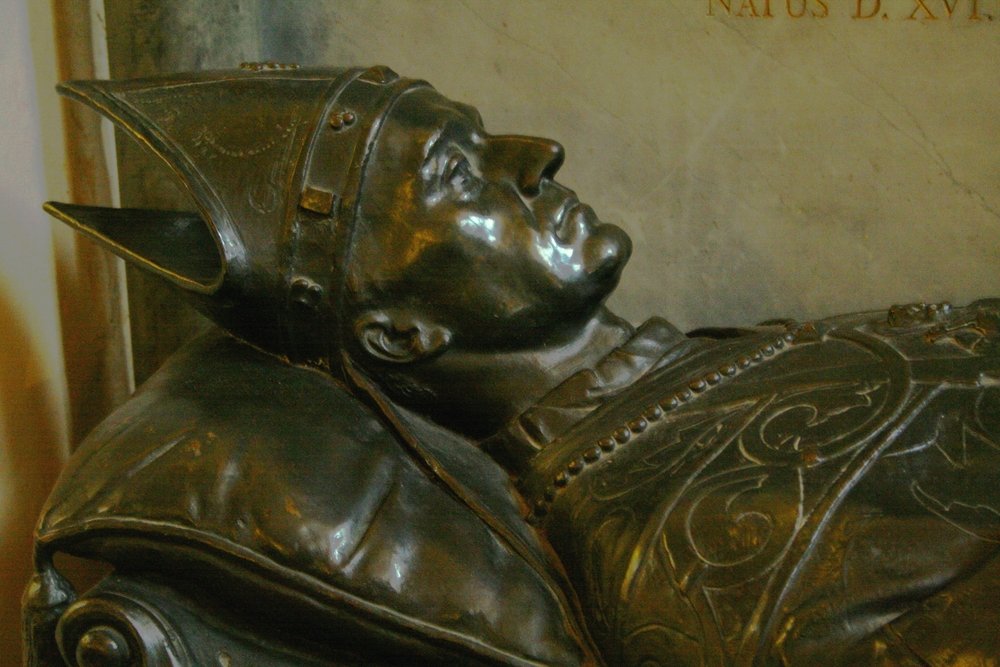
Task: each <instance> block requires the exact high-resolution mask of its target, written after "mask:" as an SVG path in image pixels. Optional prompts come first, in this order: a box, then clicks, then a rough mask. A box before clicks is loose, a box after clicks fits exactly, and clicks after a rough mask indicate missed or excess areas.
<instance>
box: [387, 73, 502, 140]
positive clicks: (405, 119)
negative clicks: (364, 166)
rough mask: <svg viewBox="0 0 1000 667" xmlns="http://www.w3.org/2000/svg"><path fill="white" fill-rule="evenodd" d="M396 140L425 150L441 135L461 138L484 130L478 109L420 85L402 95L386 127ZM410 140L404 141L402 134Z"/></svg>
mask: <svg viewBox="0 0 1000 667" xmlns="http://www.w3.org/2000/svg"><path fill="white" fill-rule="evenodd" d="M383 133H384V134H385V135H387V137H386V138H389V139H390V140H391V141H393V143H396V142H399V143H402V144H409V145H410V146H411V147H412V146H414V145H419V146H422V147H423V148H424V149H425V150H426V149H428V148H429V147H430V144H433V143H435V142H436V141H437V140H438V139H440V138H441V137H442V136H449V137H453V138H461V137H462V136H471V137H472V138H475V137H476V136H477V135H481V134H485V132H484V130H483V121H482V117H481V116H480V115H479V111H478V110H477V109H476V108H475V107H473V106H470V105H468V104H463V103H461V102H455V101H454V100H450V99H448V98H447V97H445V96H444V95H442V94H441V93H439V92H437V91H436V90H434V89H433V88H419V89H416V90H413V91H411V92H409V93H406V94H405V95H403V97H401V98H400V99H399V100H398V101H397V102H396V104H395V105H394V106H393V108H392V110H391V111H390V112H389V115H388V117H387V118H386V121H385V126H384V127H383ZM404 136H405V137H406V138H407V139H409V141H401V139H403V137H404Z"/></svg>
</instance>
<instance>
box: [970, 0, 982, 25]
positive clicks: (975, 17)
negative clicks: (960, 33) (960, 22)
mask: <svg viewBox="0 0 1000 667" xmlns="http://www.w3.org/2000/svg"><path fill="white" fill-rule="evenodd" d="M969 20H970V21H982V20H983V17H981V16H980V15H979V0H972V13H971V14H969Z"/></svg>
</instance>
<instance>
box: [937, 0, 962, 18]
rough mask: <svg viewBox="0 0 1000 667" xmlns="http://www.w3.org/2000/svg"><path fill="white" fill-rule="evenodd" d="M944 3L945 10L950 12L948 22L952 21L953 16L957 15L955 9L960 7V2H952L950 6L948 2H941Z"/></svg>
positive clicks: (955, 0)
mask: <svg viewBox="0 0 1000 667" xmlns="http://www.w3.org/2000/svg"><path fill="white" fill-rule="evenodd" d="M941 2H943V3H944V10H945V11H946V12H948V20H951V15H952V14H954V13H955V7H958V0H952V3H951V4H950V5H949V4H948V0H941Z"/></svg>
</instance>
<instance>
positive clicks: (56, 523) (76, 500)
mask: <svg viewBox="0 0 1000 667" xmlns="http://www.w3.org/2000/svg"><path fill="white" fill-rule="evenodd" d="M457 465H458V464H453V467H455V466H457ZM464 465H466V466H468V465H473V466H483V465H488V459H485V457H483V458H482V459H479V458H477V459H475V460H474V461H472V462H471V463H470V461H469V460H465V461H464ZM459 474H461V473H459ZM477 478H478V479H493V480H495V482H494V483H492V484H491V488H490V489H489V490H487V491H488V492H490V493H493V494H494V495H499V496H504V494H506V500H505V501H503V502H494V503H493V504H492V505H491V508H492V510H493V511H494V512H499V513H506V514H511V513H514V512H516V508H517V507H518V506H517V503H516V500H515V499H514V498H513V496H512V495H511V491H510V489H509V487H507V486H506V485H501V484H500V483H499V481H500V479H502V475H496V474H494V471H488V474H481V475H478V477H477ZM501 519H502V520H504V521H508V522H511V521H520V520H521V519H520V517H518V516H506V517H501ZM38 537H39V540H40V543H41V544H42V545H43V547H44V548H47V549H50V550H64V551H67V552H70V553H75V554H77V555H83V556H90V557H96V558H99V559H102V560H107V561H110V562H112V563H113V564H117V565H121V564H127V566H128V567H129V568H130V569H133V570H135V569H140V570H141V569H143V568H147V569H150V570H155V572H156V574H157V575H158V576H165V573H168V574H166V576H168V577H170V578H173V579H176V580H178V581H180V580H184V581H185V582H187V584H195V585H197V584H198V582H194V581H192V579H197V578H199V577H202V578H204V579H205V580H206V582H211V581H214V580H216V579H218V577H220V576H226V577H227V578H230V580H231V581H233V586H231V587H229V588H228V589H227V590H225V591H222V593H221V594H222V595H223V596H226V595H230V596H235V597H239V596H240V595H244V594H246V595H251V596H252V597H259V596H261V595H264V596H265V597H268V598H274V599H273V602H274V603H275V604H282V603H283V602H282V600H283V599H287V598H291V597H295V596H298V597H301V596H302V595H303V594H304V595H306V596H307V597H309V598H311V599H313V600H314V601H315V602H317V603H318V604H319V605H320V606H321V607H322V608H324V609H325V610H326V611H327V612H330V613H335V615H336V617H337V618H338V619H341V620H338V621H337V622H338V623H341V624H343V623H347V625H350V624H351V623H354V622H357V623H358V624H359V626H358V627H359V628H362V627H370V626H365V624H370V623H371V620H372V618H375V619H377V620H378V623H381V624H384V626H385V627H388V628H390V629H391V628H393V627H395V628H396V629H397V631H398V632H400V633H403V634H412V633H413V632H414V631H415V630H416V631H417V634H418V635H421V634H424V635H426V636H433V637H436V638H437V639H436V641H444V643H445V644H451V645H454V647H457V648H456V649H455V650H468V651H472V652H473V653H476V654H480V653H483V652H485V653H487V654H490V655H492V656H493V657H494V658H495V659H496V660H498V661H500V662H513V663H517V662H518V661H520V660H522V659H531V660H541V661H543V662H546V663H558V664H573V663H575V662H578V661H579V660H580V658H581V655H582V654H581V649H580V647H579V643H578V640H577V639H576V638H575V636H574V630H573V629H572V622H571V620H570V618H569V616H568V615H567V612H566V610H565V609H564V607H563V604H562V602H561V597H560V595H559V594H558V592H557V591H554V590H553V588H552V586H551V584H550V582H549V581H548V580H547V579H546V578H545V576H544V575H543V573H541V572H539V571H538V569H537V568H536V567H533V566H532V565H531V564H530V563H527V562H526V561H525V560H524V559H523V558H521V557H519V556H518V554H517V552H516V551H515V550H512V549H511V548H510V547H509V545H508V544H507V543H506V542H505V541H504V540H502V539H499V538H498V536H497V535H496V533H495V532H494V531H493V530H491V528H490V526H489V525H488V522H484V521H483V520H482V519H481V517H479V516H477V514H476V513H474V512H472V511H470V510H469V509H468V507H467V506H466V505H463V504H462V503H461V502H459V501H458V500H456V499H455V498H454V494H451V493H449V492H448V489H447V488H443V487H442V486H441V485H440V484H439V483H438V482H437V480H436V479H435V478H434V476H433V475H429V474H427V472H426V471H425V469H424V468H423V467H422V466H421V465H420V462H419V461H417V460H415V459H414V458H413V457H412V456H410V455H409V453H408V452H407V450H406V448H405V447H403V446H402V443H401V442H400V439H399V436H398V434H395V433H393V432H391V431H390V430H388V429H387V428H386V427H385V426H384V425H383V420H382V419H381V418H380V415H377V414H376V413H374V412H373V411H371V410H369V409H368V408H367V407H366V406H365V405H364V404H362V403H361V402H360V401H358V400H357V399H356V398H354V397H353V396H352V395H351V394H350V393H349V392H348V391H347V390H346V389H345V388H344V387H342V386H341V385H339V384H338V383H336V382H335V381H334V380H333V379H331V378H330V377H329V376H327V375H325V374H322V373H319V372H316V371H312V370H308V369H302V368H297V367H293V366H291V365H289V364H287V363H285V362H283V361H282V360H280V359H277V358H274V357H271V356H269V355H266V354H263V353H261V352H258V351H257V350H255V349H253V348H251V347H249V346H247V345H245V344H243V343H241V342H239V341H236V340H234V339H232V338H230V337H228V336H225V335H223V334H219V333H213V334H210V335H208V336H206V337H203V338H202V339H200V340H198V341H196V342H195V343H193V344H192V345H190V346H188V347H187V348H186V349H184V350H183V351H182V352H180V353H178V355H176V356H175V357H174V358H172V360H171V361H170V362H168V364H167V365H165V366H164V367H163V368H162V369H161V370H160V371H159V372H158V373H157V374H156V375H155V376H154V377H153V378H151V380H150V381H149V382H147V383H146V384H145V385H144V386H143V387H142V388H141V389H140V390H139V391H138V392H137V393H136V395H135V396H134V397H133V398H132V399H131V400H130V401H129V402H128V403H126V404H125V405H123V406H122V407H121V408H120V409H119V410H117V411H116V412H115V413H113V414H112V415H111V416H110V417H109V418H108V419H107V420H106V421H105V422H104V423H103V424H102V425H101V426H100V427H99V428H98V429H97V430H95V432H94V433H93V434H92V435H91V436H90V437H89V438H88V439H87V441H86V442H85V443H84V444H83V445H82V446H81V448H80V450H78V452H77V453H76V454H75V455H74V457H73V459H72V461H71V463H70V465H69V467H68V468H67V470H66V472H65V473H64V474H63V476H62V477H61V479H60V481H59V483H58V484H57V487H56V489H55V491H54V492H53V494H52V496H51V498H50V500H49V503H48V505H47V507H46V509H45V511H44V514H43V517H42V520H41V523H40V526H39V531H38ZM233 572H244V573H246V572H254V573H256V574H255V577H250V576H247V577H246V578H243V575H237V577H236V579H235V580H233V579H232V573H233ZM261 572H264V573H265V575H264V577H265V579H267V580H269V581H268V583H267V584H266V585H265V586H264V587H263V588H261V587H260V585H250V586H249V588H251V589H253V590H252V591H250V590H243V591H241V590H239V589H240V588H241V586H243V587H246V586H247V584H246V582H248V581H252V580H253V579H254V578H256V577H257V576H259V573H261ZM445 578H447V584H445V581H444V579H445ZM241 582H242V583H241ZM265 589H266V591H265ZM236 602H238V603H239V604H243V603H244V602H245V601H243V602H241V601H238V600H237V601H236ZM525 608H530V609H533V613H532V615H531V616H532V618H531V619H525V618H520V617H519V616H518V615H519V614H520V615H521V616H523V612H522V611H520V610H523V609H525ZM345 610H348V611H349V613H348V616H349V617H350V619H351V620H347V621H344V620H343V618H344V612H345ZM362 619H363V622H362ZM359 632H362V631H361V630H359Z"/></svg>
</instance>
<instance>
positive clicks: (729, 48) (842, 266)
mask: <svg viewBox="0 0 1000 667" xmlns="http://www.w3.org/2000/svg"><path fill="white" fill-rule="evenodd" d="M115 6H117V7H118V9H117V10H111V9H109V13H110V14H111V15H109V39H111V40H112V54H111V55H112V74H115V63H116V55H115V54H116V53H118V56H117V62H118V65H119V66H118V72H120V73H125V72H126V71H127V72H132V73H150V72H152V71H160V70H180V69H191V68H209V67H231V66H234V65H236V64H238V63H239V62H240V61H241V60H247V59H271V58H273V59H277V60H283V61H296V62H300V63H303V64H330V65H348V64H370V63H383V64H387V65H389V66H390V67H392V68H393V69H395V70H396V71H398V72H400V73H401V74H404V75H407V76H412V77H419V78H425V79H427V80H429V81H431V82H432V83H433V84H434V85H435V86H436V87H437V88H438V89H439V90H440V91H441V92H443V93H445V94H446V95H449V96H451V97H454V98H456V99H459V100H462V101H466V102H469V103H472V104H475V105H477V106H478V107H479V108H480V110H481V111H482V115H483V117H484V118H485V120H486V126H487V129H488V130H490V131H493V132H498V133H506V132H516V133H523V134H537V135H543V136H549V137H553V138H556V139H558V140H559V141H561V142H563V144H564V145H565V146H566V149H567V153H568V159H567V161H566V165H565V167H564V168H563V170H562V172H561V174H560V180H562V181H563V182H564V183H566V184H567V185H569V186H570V187H572V188H574V189H575V190H576V191H577V192H578V193H579V194H580V196H581V198H582V199H583V200H584V201H588V202H590V203H591V204H592V205H593V206H594V208H595V209H596V210H597V212H598V214H599V215H601V217H602V218H603V219H605V220H607V221H611V222H615V223H618V224H620V225H622V226H623V227H624V228H625V229H626V230H627V231H628V232H629V233H630V234H631V235H632V238H633V239H634V241H635V253H634V256H633V259H632V262H631V265H630V267H629V268H628V269H627V270H626V273H625V276H624V278H623V281H622V285H621V288H620V289H619V291H618V293H617V294H616V295H615V296H614V297H613V298H612V300H611V304H612V306H613V307H614V308H615V309H617V310H618V311H619V312H621V313H623V314H624V315H626V316H627V317H629V318H630V319H632V320H635V321H640V320H642V319H643V318H645V317H648V316H650V315H653V314H661V315H665V316H667V317H669V318H671V319H672V320H674V321H675V322H676V323H677V324H678V325H679V326H681V327H682V328H693V327H696V326H704V325H716V324H749V323H754V322H756V321H759V320H762V319H766V318H773V317H781V316H787V317H796V318H810V317H819V316H824V315H829V314H834V313H839V312H845V311H852V310H860V309H869V308H878V307H884V306H888V305H890V304H892V303H894V302H905V301H916V300H942V299H948V300H953V301H955V302H966V301H969V300H971V299H975V298H978V297H982V296H987V295H991V294H998V293H1000V247H998V246H1000V244H998V241H1000V131H998V130H1000V113H998V112H1000V69H998V68H997V66H996V63H997V62H1000V0H922V2H920V1H918V0H650V1H645V2H644V1H639V0H630V1H629V2H598V1H595V0H547V1H546V2H527V1H523V2H506V1H494V0H363V1H362V0H358V1H353V2H346V1H344V2H335V1H333V0H324V1H323V2H306V1H305V0H286V1H282V2H278V1H277V0H238V1H235V2H230V3H217V2H210V1H209V0H184V1H182V0H166V1H164V2H155V3H154V2H149V1H147V0H129V1H128V2H122V3H115ZM116 13H117V14H119V16H118V18H117V24H116V22H115V20H113V19H114V16H112V15H114V14H116ZM994 18H995V19H996V20H994ZM112 33H116V34H118V37H117V39H118V42H117V47H116V46H115V41H114V39H115V38H114V35H113V34H112ZM116 49H117V50H116Z"/></svg>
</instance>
